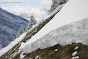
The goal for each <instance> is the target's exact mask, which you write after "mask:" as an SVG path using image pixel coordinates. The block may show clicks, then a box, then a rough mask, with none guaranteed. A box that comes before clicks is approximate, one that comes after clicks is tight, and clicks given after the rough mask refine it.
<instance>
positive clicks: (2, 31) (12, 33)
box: [0, 8, 28, 47]
mask: <svg viewBox="0 0 88 59" xmlns="http://www.w3.org/2000/svg"><path fill="white" fill-rule="evenodd" d="M27 24H28V20H26V19H24V18H21V17H19V16H16V15H13V14H11V13H9V12H7V11H6V10H3V9H1V8H0V44H1V45H2V47H5V46H7V45H8V44H9V43H10V42H11V41H13V40H14V39H15V38H16V34H17V32H18V31H19V28H20V27H21V26H23V27H24V28H26V27H27Z"/></svg>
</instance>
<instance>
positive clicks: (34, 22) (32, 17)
mask: <svg viewBox="0 0 88 59" xmlns="http://www.w3.org/2000/svg"><path fill="white" fill-rule="evenodd" d="M30 19H31V22H33V24H34V25H35V24H36V23H37V21H36V20H35V18H34V16H33V15H31V17H30Z"/></svg>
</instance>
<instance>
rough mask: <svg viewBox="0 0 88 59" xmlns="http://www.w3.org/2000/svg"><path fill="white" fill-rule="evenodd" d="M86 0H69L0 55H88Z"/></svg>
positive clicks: (41, 58)
mask: <svg viewBox="0 0 88 59" xmlns="http://www.w3.org/2000/svg"><path fill="white" fill-rule="evenodd" d="M87 51H88V1H87V0H69V1H68V2H67V3H66V4H65V5H64V4H63V5H60V6H58V7H57V8H56V9H55V10H54V11H52V12H51V13H50V14H49V15H48V16H47V17H46V18H44V20H43V21H41V22H40V23H37V24H36V25H35V26H33V27H32V29H30V30H28V31H27V32H25V33H23V34H22V35H21V36H20V37H19V38H16V39H15V40H14V41H13V42H12V43H11V44H9V45H8V46H7V47H5V48H3V49H2V50H0V53H1V54H0V59H88V52H87Z"/></svg>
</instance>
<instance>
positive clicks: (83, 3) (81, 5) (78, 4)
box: [20, 0, 88, 53]
mask: <svg viewBox="0 0 88 59" xmlns="http://www.w3.org/2000/svg"><path fill="white" fill-rule="evenodd" d="M85 18H88V1H87V0H70V1H68V2H67V3H66V5H65V6H64V7H63V8H62V10H61V11H60V12H59V13H58V14H57V15H56V16H55V17H54V18H53V19H52V20H51V21H50V22H49V23H48V24H46V25H45V26H44V27H43V28H42V29H41V30H40V31H39V32H38V33H37V34H35V35H34V36H33V37H32V38H31V39H30V40H29V41H27V42H26V43H23V44H22V45H24V46H25V47H24V46H21V47H20V50H22V51H23V53H29V52H32V51H34V50H36V49H38V48H41V49H43V48H47V47H50V46H53V45H55V44H58V43H59V44H61V45H66V44H70V43H72V42H74V41H76V39H78V40H77V41H76V42H81V43H83V44H87V43H86V41H87V40H86V37H85V36H83V35H84V34H85V33H86V34H87V32H86V29H85V28H87V27H86V26H87V25H86V23H85V22H88V21H87V20H88V19H86V21H84V23H81V24H79V22H78V24H79V25H78V24H75V25H78V26H76V28H81V26H82V28H83V26H84V25H83V24H85V28H84V29H85V32H84V31H83V32H82V30H83V29H81V32H82V33H83V35H80V30H78V29H77V30H78V31H77V32H78V33H76V31H75V30H76V29H75V26H74V25H72V28H70V27H71V25H70V26H66V27H67V28H65V26H64V27H63V28H62V30H60V33H57V31H54V32H52V33H50V32H51V31H52V30H55V29H57V28H59V27H61V26H63V25H66V24H70V23H72V22H76V21H79V20H82V19H85ZM66 29H68V31H64V30H66ZM72 29H74V30H72ZM63 31H64V32H63ZM71 31H72V32H71ZM70 32H71V35H72V34H73V33H76V34H79V35H80V37H81V40H79V38H78V37H74V35H72V36H71V37H74V40H71V39H73V38H70V37H69V35H70ZM48 33H50V35H46V34H48ZM55 33H57V34H55ZM53 34H54V35H53ZM59 34H60V35H62V36H61V37H60V38H61V39H59V40H58V38H59V37H58V35H59ZM65 34H67V35H68V36H67V35H66V36H65V37H64V36H63V35H65ZM79 35H78V36H79ZM82 36H83V38H84V37H85V40H84V41H83V40H82ZM67 37H68V38H67ZM52 38H53V39H52ZM65 38H66V39H65ZM39 39H40V40H39ZM55 39H56V40H55ZM62 39H64V40H62ZM36 40H37V41H36ZM32 42H34V43H32ZM76 42H75V43H76Z"/></svg>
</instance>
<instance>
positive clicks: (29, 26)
mask: <svg viewBox="0 0 88 59" xmlns="http://www.w3.org/2000/svg"><path fill="white" fill-rule="evenodd" d="M36 23H37V21H36V20H35V18H34V16H33V15H32V16H31V17H30V21H29V24H28V27H27V28H26V31H28V30H29V29H31V28H32V26H33V25H35V24H36Z"/></svg>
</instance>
